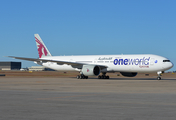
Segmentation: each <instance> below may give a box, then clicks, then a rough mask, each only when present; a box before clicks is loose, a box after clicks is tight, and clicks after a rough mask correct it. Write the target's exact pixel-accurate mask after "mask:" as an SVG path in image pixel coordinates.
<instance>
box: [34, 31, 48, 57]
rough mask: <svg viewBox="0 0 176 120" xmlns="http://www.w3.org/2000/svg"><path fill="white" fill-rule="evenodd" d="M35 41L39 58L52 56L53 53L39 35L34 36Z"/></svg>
mask: <svg viewBox="0 0 176 120" xmlns="http://www.w3.org/2000/svg"><path fill="white" fill-rule="evenodd" d="M34 36H35V41H36V44H37V49H38V54H39V58H42V57H45V56H51V53H50V52H49V50H48V49H47V47H46V46H45V44H44V43H43V41H42V39H41V38H40V36H39V34H34Z"/></svg>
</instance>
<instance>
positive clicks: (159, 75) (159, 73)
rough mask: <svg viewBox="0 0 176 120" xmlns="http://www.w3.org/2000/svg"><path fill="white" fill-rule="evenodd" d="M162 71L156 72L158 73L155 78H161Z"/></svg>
mask: <svg viewBox="0 0 176 120" xmlns="http://www.w3.org/2000/svg"><path fill="white" fill-rule="evenodd" d="M162 73H163V72H162V71H159V72H157V74H158V77H157V80H161V74H162Z"/></svg>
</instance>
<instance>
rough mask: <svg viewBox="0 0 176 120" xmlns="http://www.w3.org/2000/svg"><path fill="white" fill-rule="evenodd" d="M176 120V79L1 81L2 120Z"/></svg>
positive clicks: (23, 78) (36, 79)
mask: <svg viewBox="0 0 176 120" xmlns="http://www.w3.org/2000/svg"><path fill="white" fill-rule="evenodd" d="M24 119H25V120H31V119H32V120H58V119H59V120H93V119H96V120H175V119H176V78H173V77H172V78H163V79H162V80H160V81H158V80H156V78H132V79H131V78H111V79H108V80H106V79H104V80H103V79H95V78H90V79H76V78H72V77H71V78H69V77H68V78H65V77H64V78H52V77H44V78H42V77H34V78H33V77H30V78H29V77H0V120H24Z"/></svg>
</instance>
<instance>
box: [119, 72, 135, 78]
mask: <svg viewBox="0 0 176 120" xmlns="http://www.w3.org/2000/svg"><path fill="white" fill-rule="evenodd" d="M120 73H121V74H122V75H123V76H125V77H135V76H136V75H137V73H136V72H120Z"/></svg>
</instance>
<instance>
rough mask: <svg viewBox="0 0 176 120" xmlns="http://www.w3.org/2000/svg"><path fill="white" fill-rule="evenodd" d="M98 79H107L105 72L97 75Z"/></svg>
mask: <svg viewBox="0 0 176 120" xmlns="http://www.w3.org/2000/svg"><path fill="white" fill-rule="evenodd" d="M98 79H109V76H106V73H103V75H99V76H98Z"/></svg>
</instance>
